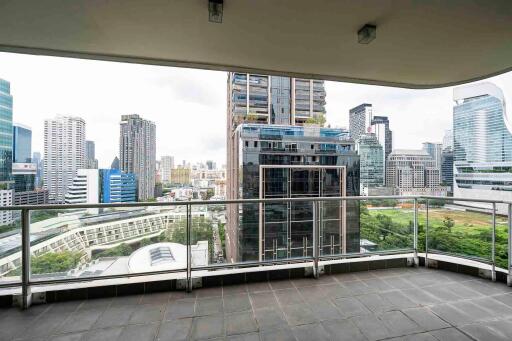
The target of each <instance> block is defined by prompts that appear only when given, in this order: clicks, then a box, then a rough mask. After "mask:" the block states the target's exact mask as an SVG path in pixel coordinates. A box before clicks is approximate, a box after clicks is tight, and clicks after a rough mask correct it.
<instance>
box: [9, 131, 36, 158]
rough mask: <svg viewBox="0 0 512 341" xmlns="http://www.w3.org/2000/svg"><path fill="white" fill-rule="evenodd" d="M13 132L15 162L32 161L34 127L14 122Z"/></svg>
mask: <svg viewBox="0 0 512 341" xmlns="http://www.w3.org/2000/svg"><path fill="white" fill-rule="evenodd" d="M12 133H13V139H12V149H13V162H15V163H30V162H32V129H30V128H29V127H27V126H25V125H22V124H19V123H14V124H13V126H12Z"/></svg>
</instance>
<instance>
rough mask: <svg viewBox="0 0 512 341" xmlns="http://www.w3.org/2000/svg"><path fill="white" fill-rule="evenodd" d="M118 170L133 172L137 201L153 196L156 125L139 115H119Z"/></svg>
mask: <svg viewBox="0 0 512 341" xmlns="http://www.w3.org/2000/svg"><path fill="white" fill-rule="evenodd" d="M119 155H120V158H119V164H120V170H121V171H123V172H125V173H132V174H135V176H136V177H137V195H138V200H139V201H144V200H148V199H151V198H154V196H155V193H154V191H155V170H156V126H155V123H153V122H151V121H148V120H145V119H143V118H141V117H140V116H139V115H123V116H121V124H120V138H119Z"/></svg>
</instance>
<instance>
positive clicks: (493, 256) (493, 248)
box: [491, 203, 496, 282]
mask: <svg viewBox="0 0 512 341" xmlns="http://www.w3.org/2000/svg"><path fill="white" fill-rule="evenodd" d="M491 261H492V270H491V279H492V280H493V282H495V281H496V203H492V246H491Z"/></svg>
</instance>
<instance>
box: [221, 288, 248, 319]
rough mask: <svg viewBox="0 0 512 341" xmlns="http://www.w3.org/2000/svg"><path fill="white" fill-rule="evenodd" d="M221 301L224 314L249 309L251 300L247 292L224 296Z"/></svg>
mask: <svg viewBox="0 0 512 341" xmlns="http://www.w3.org/2000/svg"><path fill="white" fill-rule="evenodd" d="M223 301H224V313H225V314H229V313H235V312H240V311H248V310H251V301H250V299H249V295H248V294H243V293H242V294H237V295H231V296H225V297H224V300H223Z"/></svg>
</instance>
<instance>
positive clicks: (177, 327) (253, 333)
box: [0, 268, 512, 341]
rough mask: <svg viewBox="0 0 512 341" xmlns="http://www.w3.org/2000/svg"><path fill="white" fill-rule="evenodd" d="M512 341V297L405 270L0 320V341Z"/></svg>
mask: <svg viewBox="0 0 512 341" xmlns="http://www.w3.org/2000/svg"><path fill="white" fill-rule="evenodd" d="M13 339H14V340H17V339H23V340H25V339H27V340H59V341H63V340H109V341H113V340H123V341H128V340H136V341H144V340H173V341H174V340H186V339H193V340H196V339H218V340H348V341H357V340H381V339H390V340H450V341H451V340H485V341H490V340H511V339H512V289H511V288H508V287H507V286H505V285H504V284H501V283H492V282H490V281H488V280H483V279H478V278H475V277H470V276H466V275H461V274H456V273H450V272H444V271H439V270H426V269H424V268H420V269H412V268H399V269H391V270H376V271H369V272H356V273H349V274H339V275H332V276H327V275H326V276H322V277H321V278H320V279H318V280H314V279H297V280H286V281H272V282H260V283H251V284H247V285H237V286H225V287H216V288H206V289H198V290H194V292H193V293H192V294H186V293H184V292H168V293H158V294H151V295H141V296H125V297H115V298H108V299H96V300H85V301H70V302H64V303H55V304H48V305H40V306H33V307H32V308H30V309H29V310H28V311H24V312H22V311H20V310H18V309H15V308H13V309H6V310H3V311H1V313H0V340H13Z"/></svg>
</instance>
